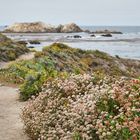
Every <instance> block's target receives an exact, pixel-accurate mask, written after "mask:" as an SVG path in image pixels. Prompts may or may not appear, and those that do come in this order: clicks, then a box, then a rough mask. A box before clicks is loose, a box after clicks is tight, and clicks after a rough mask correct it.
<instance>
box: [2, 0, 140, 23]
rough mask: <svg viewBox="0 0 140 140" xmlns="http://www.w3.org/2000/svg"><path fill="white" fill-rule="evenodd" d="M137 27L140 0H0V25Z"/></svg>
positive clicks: (139, 16) (139, 21) (139, 19)
mask: <svg viewBox="0 0 140 140" xmlns="http://www.w3.org/2000/svg"><path fill="white" fill-rule="evenodd" d="M32 21H43V22H46V23H51V24H54V25H57V24H59V23H62V24H63V23H69V22H75V23H77V24H79V25H140V0H0V25H7V24H11V23H15V22H32Z"/></svg>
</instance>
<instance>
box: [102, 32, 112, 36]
mask: <svg viewBox="0 0 140 140" xmlns="http://www.w3.org/2000/svg"><path fill="white" fill-rule="evenodd" d="M101 36H103V37H112V34H109V33H108V34H103V35H101Z"/></svg>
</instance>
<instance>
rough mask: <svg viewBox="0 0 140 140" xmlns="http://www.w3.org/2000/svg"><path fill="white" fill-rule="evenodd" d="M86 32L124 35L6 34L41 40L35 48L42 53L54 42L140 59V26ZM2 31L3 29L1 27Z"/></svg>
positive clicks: (20, 38)
mask: <svg viewBox="0 0 140 140" xmlns="http://www.w3.org/2000/svg"><path fill="white" fill-rule="evenodd" d="M81 28H82V29H84V30H87V29H88V30H90V31H96V30H106V29H107V30H111V31H114V30H115V31H121V32H122V33H123V34H114V35H113V36H112V37H102V36H101V35H99V34H97V35H96V37H91V36H90V34H88V33H35V34H33V33H28V34H6V35H7V36H8V37H10V38H12V39H14V40H27V41H28V40H36V39H37V40H40V42H41V44H40V45H31V44H28V46H32V47H35V49H36V50H37V51H41V50H42V48H43V47H44V46H48V45H50V44H51V43H54V42H61V43H65V44H67V45H69V46H71V47H74V48H81V49H84V50H100V51H104V52H106V53H108V54H110V55H112V56H116V55H118V56H120V57H122V58H131V59H140V26H81ZM0 29H1V30H2V29H3V27H0ZM74 35H80V36H81V38H71V37H70V38H69V37H68V36H74Z"/></svg>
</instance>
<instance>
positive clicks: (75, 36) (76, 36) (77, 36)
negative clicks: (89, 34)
mask: <svg viewBox="0 0 140 140" xmlns="http://www.w3.org/2000/svg"><path fill="white" fill-rule="evenodd" d="M73 37H74V38H82V36H80V35H74V36H73Z"/></svg>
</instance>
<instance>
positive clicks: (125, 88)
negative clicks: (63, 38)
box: [21, 74, 140, 140]
mask: <svg viewBox="0 0 140 140" xmlns="http://www.w3.org/2000/svg"><path fill="white" fill-rule="evenodd" d="M139 99H140V80H132V81H129V80H126V79H124V78H121V79H119V80H116V79H113V78H110V77H104V78H103V79H102V80H99V79H98V77H97V78H96V76H94V75H93V76H91V75H88V74H85V75H72V76H70V77H68V78H66V79H65V78H57V79H55V80H52V81H51V80H50V81H49V82H47V83H46V84H44V86H43V88H42V92H40V93H39V96H38V97H37V98H34V97H33V99H32V100H30V101H29V102H28V103H27V105H26V107H25V108H24V109H23V112H22V116H21V117H22V119H23V121H24V124H25V130H26V132H27V133H28V134H29V136H30V137H31V138H32V139H34V140H46V139H48V140H49V139H55V140H83V139H86V140H90V139H91V140H93V139H94V140H103V139H107V140H128V139H135V140H139V138H140V133H139V131H140V126H139V123H140V118H139V117H140V112H139V109H140V108H139V107H140V102H139Z"/></svg>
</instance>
